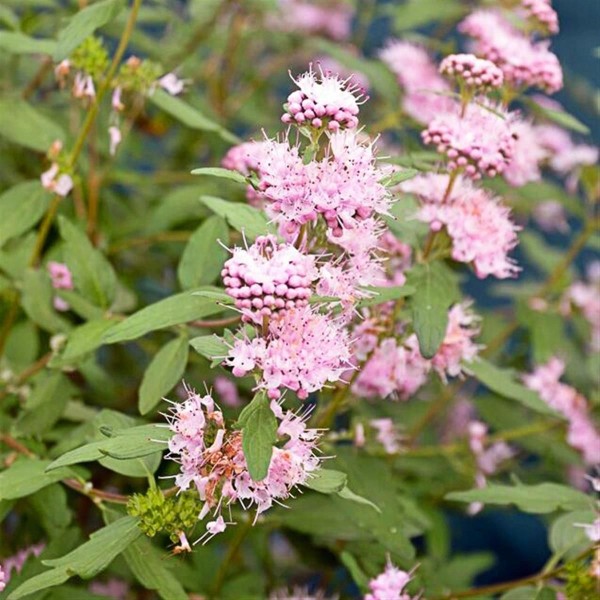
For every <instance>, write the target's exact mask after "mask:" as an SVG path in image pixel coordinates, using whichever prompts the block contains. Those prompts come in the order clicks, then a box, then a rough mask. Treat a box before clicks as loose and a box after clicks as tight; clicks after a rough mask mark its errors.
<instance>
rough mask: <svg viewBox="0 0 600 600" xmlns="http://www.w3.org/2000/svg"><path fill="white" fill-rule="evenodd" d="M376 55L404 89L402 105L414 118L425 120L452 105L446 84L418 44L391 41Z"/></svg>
mask: <svg viewBox="0 0 600 600" xmlns="http://www.w3.org/2000/svg"><path fill="white" fill-rule="evenodd" d="M379 58H381V60H382V61H383V62H384V63H385V64H386V65H387V66H388V68H389V69H390V70H391V71H392V73H394V75H395V76H396V78H397V79H398V83H399V84H400V85H401V86H402V88H403V89H404V97H403V99H402V106H403V108H404V110H405V111H406V113H407V114H408V115H410V116H411V117H412V118H413V119H415V120H416V121H419V122H420V123H427V122H429V121H431V120H432V119H433V118H434V117H436V116H437V115H439V114H440V113H444V112H446V111H448V110H451V109H452V107H453V106H455V105H456V101H455V100H453V99H452V98H450V97H448V94H449V93H450V91H451V90H450V86H449V85H448V83H447V82H446V81H445V80H444V78H443V77H441V76H440V74H439V72H438V69H437V66H436V64H435V63H434V62H433V60H432V59H431V56H429V54H428V52H427V50H425V49H424V48H423V47H422V46H419V45H417V44H413V43H411V42H405V41H400V40H394V41H392V42H390V43H389V44H388V45H387V46H386V47H385V48H384V49H383V50H381V51H380V53H379Z"/></svg>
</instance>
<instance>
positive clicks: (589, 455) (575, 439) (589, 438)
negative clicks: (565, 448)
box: [523, 357, 600, 465]
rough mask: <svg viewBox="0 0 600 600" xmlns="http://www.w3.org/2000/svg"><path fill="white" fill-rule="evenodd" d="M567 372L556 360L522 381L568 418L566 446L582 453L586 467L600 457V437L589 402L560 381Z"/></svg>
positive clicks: (542, 366) (537, 369)
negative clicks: (567, 444) (592, 417)
mask: <svg viewBox="0 0 600 600" xmlns="http://www.w3.org/2000/svg"><path fill="white" fill-rule="evenodd" d="M564 370H565V364H564V362H563V361H562V360H560V359H559V358H556V357H553V358H551V359H550V360H549V361H548V362H547V363H546V364H544V365H539V366H538V367H536V368H535V369H534V371H533V373H530V374H527V375H524V376H523V381H524V382H525V385H526V386H527V387H528V388H530V389H532V390H533V391H535V392H537V393H538V394H539V395H540V397H541V399H542V400H543V401H544V402H546V403H547V404H548V406H550V407H551V408H553V409H554V410H556V411H557V412H559V413H561V414H562V415H563V416H564V417H566V419H567V420H568V429H567V442H568V443H569V444H570V445H571V446H572V447H573V448H575V449H576V450H579V451H580V452H581V453H582V456H583V460H584V462H585V463H586V464H588V465H594V464H596V463H597V462H598V457H599V456H600V434H599V433H598V431H597V429H596V427H595V425H594V423H593V422H592V420H591V417H590V414H589V408H588V404H587V401H586V399H585V398H584V397H583V396H582V395H581V394H579V392H578V391H577V390H576V389H575V388H572V387H571V386H569V385H567V384H565V383H561V382H560V381H559V380H560V378H561V376H562V374H563V373H564Z"/></svg>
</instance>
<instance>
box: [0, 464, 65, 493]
mask: <svg viewBox="0 0 600 600" xmlns="http://www.w3.org/2000/svg"><path fill="white" fill-rule="evenodd" d="M50 463H51V461H49V460H38V459H36V458H20V459H19V460H17V461H15V462H14V463H13V464H12V465H11V466H10V467H9V468H8V469H5V470H4V471H2V472H0V500H14V499H15V498H23V497H24V496H29V495H30V494H33V493H34V492H37V491H38V490H41V489H42V488H44V487H46V486H47V485H51V484H53V483H56V482H57V481H60V480H61V479H65V478H66V477H73V475H74V473H73V471H72V470H71V469H56V470H55V471H53V472H52V473H47V472H46V468H47V467H48V466H49V465H50Z"/></svg>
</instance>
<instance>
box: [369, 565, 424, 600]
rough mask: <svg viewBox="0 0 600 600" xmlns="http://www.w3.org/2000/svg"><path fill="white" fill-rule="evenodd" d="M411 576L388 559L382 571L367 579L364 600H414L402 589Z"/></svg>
mask: <svg viewBox="0 0 600 600" xmlns="http://www.w3.org/2000/svg"><path fill="white" fill-rule="evenodd" d="M411 578H412V577H411V574H410V573H407V572H406V571H401V570H400V569H399V568H398V567H395V566H394V565H393V564H392V563H391V561H389V560H388V563H387V565H386V566H385V570H384V571H383V573H381V574H380V575H377V577H375V578H374V579H371V581H369V592H368V593H367V594H366V595H365V600H416V598H414V599H413V598H412V597H411V596H410V595H409V594H408V593H407V592H406V591H405V590H404V588H405V587H406V586H407V585H408V583H409V581H410V580H411Z"/></svg>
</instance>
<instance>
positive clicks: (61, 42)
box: [54, 0, 124, 62]
mask: <svg viewBox="0 0 600 600" xmlns="http://www.w3.org/2000/svg"><path fill="white" fill-rule="evenodd" d="M123 5H124V3H123V0H102V2H96V3H95V4H92V5H90V6H87V7H86V8H84V9H82V10H80V11H79V12H77V13H75V14H74V15H73V16H72V17H71V18H70V19H69V21H68V23H67V25H66V26H65V27H64V28H63V29H61V30H60V31H59V33H58V39H57V45H56V50H55V52H54V60H55V61H56V62H59V61H61V60H63V59H65V58H67V56H69V54H71V52H73V50H75V48H77V46H79V45H80V44H81V43H82V42H83V41H84V40H85V39H86V38H87V37H89V36H90V35H92V33H94V31H96V29H98V28H100V27H102V26H103V25H106V24H107V23H110V22H111V21H112V20H113V19H114V18H115V17H116V16H117V15H118V14H119V12H120V11H121V9H122V8H123Z"/></svg>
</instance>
